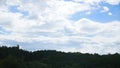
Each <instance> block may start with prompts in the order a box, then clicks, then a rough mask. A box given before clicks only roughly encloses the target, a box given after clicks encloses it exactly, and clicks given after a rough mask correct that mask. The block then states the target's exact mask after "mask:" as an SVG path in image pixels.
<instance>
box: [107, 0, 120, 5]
mask: <svg viewBox="0 0 120 68" xmlns="http://www.w3.org/2000/svg"><path fill="white" fill-rule="evenodd" d="M105 1H106V2H107V3H109V4H111V5H118V4H120V0H105Z"/></svg>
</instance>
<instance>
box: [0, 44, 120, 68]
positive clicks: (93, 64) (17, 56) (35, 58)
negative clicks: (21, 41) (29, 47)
mask: <svg viewBox="0 0 120 68" xmlns="http://www.w3.org/2000/svg"><path fill="white" fill-rule="evenodd" d="M0 68H120V54H118V53H116V54H108V55H98V54H82V53H79V52H76V53H70V52H69V53H65V52H58V51H55V50H41V51H34V52H29V51H25V50H22V49H19V46H16V47H6V46H2V47H0Z"/></svg>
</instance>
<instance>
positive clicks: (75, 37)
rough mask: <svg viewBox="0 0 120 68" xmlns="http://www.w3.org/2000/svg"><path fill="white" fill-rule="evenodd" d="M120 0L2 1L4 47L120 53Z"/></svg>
mask: <svg viewBox="0 0 120 68" xmlns="http://www.w3.org/2000/svg"><path fill="white" fill-rule="evenodd" d="M119 15H120V0H0V46H2V45H7V46H16V45H17V44H19V45H20V48H22V49H25V50H30V51H34V50H57V51H64V52H81V53H92V54H93V53H98V54H108V53H111V54H113V53H116V52H117V53H120V17H119Z"/></svg>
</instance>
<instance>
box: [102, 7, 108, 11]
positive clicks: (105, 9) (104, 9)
mask: <svg viewBox="0 0 120 68" xmlns="http://www.w3.org/2000/svg"><path fill="white" fill-rule="evenodd" d="M108 11H109V8H108V7H106V6H104V7H103V10H101V12H108Z"/></svg>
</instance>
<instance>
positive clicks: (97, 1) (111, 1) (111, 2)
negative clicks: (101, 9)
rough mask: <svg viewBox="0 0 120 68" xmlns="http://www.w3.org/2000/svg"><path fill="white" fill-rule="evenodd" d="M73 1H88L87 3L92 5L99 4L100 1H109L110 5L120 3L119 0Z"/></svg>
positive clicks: (80, 0) (76, 0)
mask: <svg viewBox="0 0 120 68" xmlns="http://www.w3.org/2000/svg"><path fill="white" fill-rule="evenodd" d="M73 1H75V2H84V3H88V4H92V5H95V4H99V3H101V2H106V3H109V4H111V5H118V4H120V0H73Z"/></svg>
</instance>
